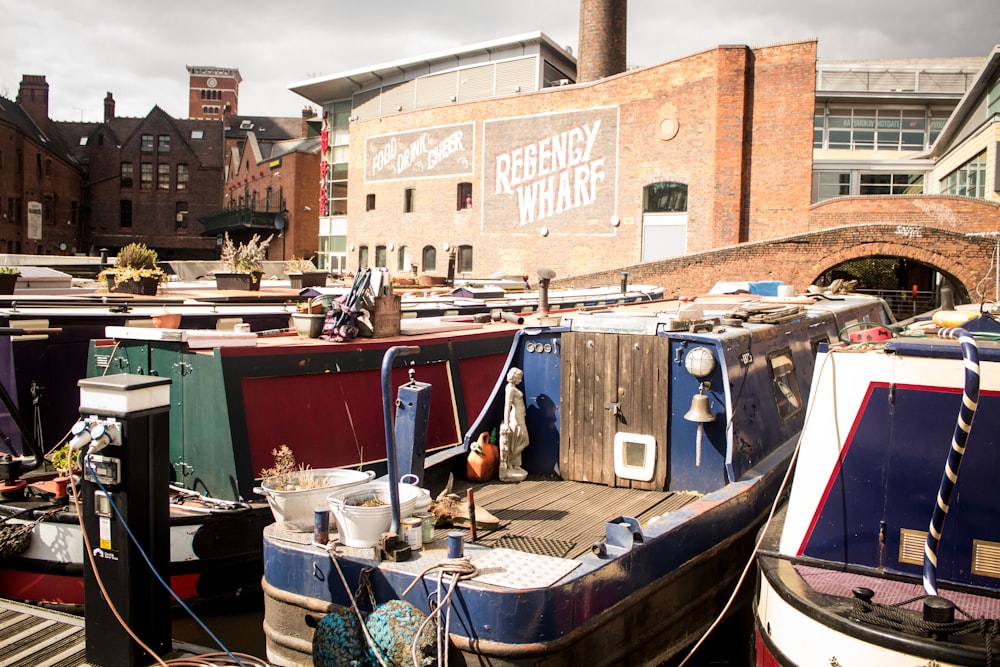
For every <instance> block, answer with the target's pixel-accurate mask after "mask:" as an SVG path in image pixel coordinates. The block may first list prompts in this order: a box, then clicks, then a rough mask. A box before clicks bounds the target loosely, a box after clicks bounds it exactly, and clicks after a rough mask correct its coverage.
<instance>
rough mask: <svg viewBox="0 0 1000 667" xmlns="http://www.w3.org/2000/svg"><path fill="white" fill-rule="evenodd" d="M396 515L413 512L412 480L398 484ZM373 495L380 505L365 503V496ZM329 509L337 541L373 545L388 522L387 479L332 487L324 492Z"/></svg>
mask: <svg viewBox="0 0 1000 667" xmlns="http://www.w3.org/2000/svg"><path fill="white" fill-rule="evenodd" d="M397 488H398V489H399V518H400V519H404V518H406V517H408V516H411V515H412V514H413V507H414V505H416V502H417V496H419V495H420V489H419V487H416V486H414V485H412V484H398V485H397ZM372 499H377V500H379V501H381V503H382V504H381V505H376V506H374V507H365V506H364V505H363V504H362V503H364V502H365V501H366V500H372ZM327 501H328V502H329V504H330V513H331V514H332V516H333V519H334V521H336V523H337V534H338V536H339V539H340V543H341V544H343V545H344V546H348V547H359V548H364V547H373V546H375V544H376V543H378V540H379V538H380V537H381V536H382V533H385V532H388V531H389V528H390V527H391V526H392V506H391V505H390V503H389V483H388V482H368V483H367V484H361V485H358V486H354V487H350V488H347V489H341V490H339V491H334V492H333V493H331V494H330V495H329V496H327Z"/></svg>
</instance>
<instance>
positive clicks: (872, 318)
mask: <svg viewBox="0 0 1000 667" xmlns="http://www.w3.org/2000/svg"><path fill="white" fill-rule="evenodd" d="M891 320H892V317H891V314H889V313H888V312H887V311H886V309H885V307H884V304H883V303H882V302H881V301H880V300H878V299H874V298H871V297H865V296H859V295H839V296H823V295H817V296H815V297H813V298H805V297H789V298H781V297H774V298H768V297H759V296H754V295H749V294H742V295H717V296H713V297H702V298H697V299H694V300H690V301H685V302H677V301H672V302H659V303H655V304H648V305H646V306H627V307H621V308H606V309H603V310H600V311H594V312H575V313H572V314H567V315H565V316H563V317H562V318H561V319H559V320H556V321H554V322H553V323H552V324H551V325H549V326H530V327H525V328H523V329H522V330H521V331H519V332H518V333H517V334H516V336H515V338H514V340H513V343H512V347H511V349H510V352H509V354H508V356H507V360H506V363H505V365H504V368H503V370H502V372H501V374H500V375H499V378H489V379H487V378H482V381H483V382H489V383H490V384H491V385H493V387H494V388H493V391H492V394H491V397H490V399H489V400H488V401H487V402H486V405H485V407H484V409H483V410H482V412H481V413H480V414H479V416H478V418H477V419H476V420H475V421H474V422H473V423H472V426H471V428H470V429H469V430H468V431H467V434H466V436H465V438H464V442H463V444H462V445H460V446H457V447H454V448H451V449H448V450H444V451H437V452H434V453H432V454H429V455H427V456H426V457H425V456H424V452H422V451H421V450H420V447H419V444H417V445H416V446H413V445H412V442H416V443H419V442H420V438H419V437H413V436H412V435H409V436H407V435H406V434H405V433H401V429H400V424H401V420H400V415H405V416H406V419H405V420H402V421H405V422H407V423H410V422H418V421H419V420H414V419H413V415H412V414H409V413H408V412H407V410H408V409H409V407H410V406H409V404H408V399H406V398H400V399H397V400H396V401H395V405H396V406H397V407H396V410H397V412H396V422H395V428H387V429H386V432H387V433H393V434H394V437H393V438H391V439H390V442H389V443H387V447H388V448H389V451H391V452H393V454H392V455H390V457H389V470H390V473H389V476H388V478H389V479H398V477H397V475H401V474H404V473H405V474H414V475H416V476H417V478H418V480H419V483H420V485H421V486H423V487H426V488H427V489H429V490H430V491H431V492H432V496H434V497H438V496H440V495H441V491H442V489H443V488H445V487H446V485H448V480H449V479H451V480H452V482H453V483H452V484H451V486H450V490H451V491H452V492H453V493H455V494H456V495H457V498H459V499H464V500H469V499H471V503H470V504H471V505H472V506H473V508H474V510H475V511H478V512H480V513H482V512H483V511H484V510H485V511H487V512H488V513H489V515H490V518H491V519H494V518H495V519H496V522H495V523H490V524H489V525H487V524H485V523H484V522H476V523H472V522H465V525H466V526H469V525H475V526H477V527H476V529H475V531H473V530H472V529H471V528H468V527H466V528H460V529H456V528H455V527H454V526H452V527H448V526H442V525H438V526H437V528H436V530H435V532H434V533H433V534H432V535H431V536H430V537H431V538H432V539H431V541H429V542H427V543H422V540H421V543H420V544H419V545H414V546H415V547H419V548H410V547H409V546H408V544H409V543H407V542H406V540H405V539H404V532H406V531H405V530H404V529H403V528H401V523H402V524H404V525H405V524H407V522H406V521H405V516H404V515H405V508H403V510H402V511H401V509H400V507H399V504H398V499H399V495H400V491H399V490H396V492H395V496H396V497H394V498H391V500H392V501H394V502H393V507H392V509H393V514H392V517H391V518H392V520H391V522H390V523H389V530H388V531H387V532H386V533H384V534H382V536H381V538H380V540H379V541H378V542H377V543H376V544H375V546H374V547H372V548H366V547H354V546H346V545H345V544H344V540H343V536H342V535H338V534H337V533H336V532H333V531H332V532H331V534H330V541H329V542H326V541H325V539H323V538H324V537H325V536H324V535H320V536H319V540H320V541H318V542H317V541H316V539H315V538H316V536H314V534H312V533H294V532H290V531H287V530H284V529H283V528H282V527H281V526H280V525H278V524H274V525H272V526H269V527H268V528H266V529H265V531H264V581H263V587H264V593H265V618H264V629H265V634H266V637H267V646H268V659H269V660H270V661H271V662H273V663H274V664H277V665H295V664H309V663H308V661H309V660H310V659H312V660H313V661H314V664H316V665H327V664H348V663H347V662H335V661H333V660H332V659H331V658H330V654H329V647H330V646H337V647H341V648H344V647H347V646H352V645H353V646H358V647H360V646H361V645H362V644H361V643H358V641H356V640H358V638H359V637H361V635H357V636H352V637H346V636H345V635H344V634H343V633H345V632H354V631H353V630H347V629H345V628H348V626H352V627H355V628H358V627H360V623H361V619H364V621H365V623H366V624H368V625H367V626H366V627H368V626H370V625H371V624H372V622H373V620H374V619H384V618H385V615H384V614H381V613H380V612H381V611H382V610H384V609H386V608H387V606H388V607H390V608H393V609H396V608H398V606H400V605H402V606H403V607H405V608H406V609H408V610H410V612H412V613H411V615H410V616H408V617H407V618H412V619H425V620H426V623H427V625H426V626H424V628H425V629H424V630H420V631H419V632H418V629H419V628H417V627H410V628H409V632H408V633H407V632H403V631H402V629H401V628H400V627H399V626H398V625H397V626H396V627H395V628H394V633H395V635H394V636H397V637H398V636H403V637H412V636H418V637H421V638H422V639H421V641H422V640H423V639H424V638H425V636H424V634H423V633H424V632H430V631H429V630H426V628H430V627H434V628H436V629H437V630H436V632H437V635H436V636H438V640H437V641H436V649H434V650H436V651H437V653H436V654H433V653H434V650H432V649H430V648H428V646H427V645H420V642H419V641H418V642H416V644H418V645H420V646H422V648H420V646H416V647H414V646H410V647H408V648H407V652H406V655H407V656H409V655H410V653H409V652H408V651H409V650H411V649H412V650H413V651H414V652H416V653H420V651H423V653H420V654H419V655H416V662H417V663H419V664H435V663H436V664H444V663H445V662H446V661H447V662H448V663H449V664H453V665H455V664H477V665H478V664H488V665H536V664H539V665H540V664H544V665H582V664H587V665H612V664H647V663H650V664H655V663H656V662H658V661H664V660H667V659H670V658H671V657H672V656H675V655H677V654H678V653H679V652H680V651H682V650H684V649H685V648H686V647H688V646H690V645H691V644H692V643H694V642H695V640H697V639H698V637H699V636H700V635H701V634H702V633H703V632H704V631H705V630H706V628H708V627H709V626H710V624H711V623H712V622H713V620H714V619H715V617H716V615H717V614H719V613H720V611H721V610H722V609H723V607H724V605H725V602H726V600H727V598H728V597H729V596H730V594H731V593H732V591H733V589H734V587H735V586H736V582H737V580H738V579H739V576H740V573H741V571H742V570H743V569H744V567H745V565H746V563H747V561H748V560H749V559H750V558H752V554H753V547H754V540H755V536H756V533H757V530H758V528H759V527H760V526H761V525H762V523H763V521H764V519H765V518H766V517H767V515H768V512H769V509H770V507H771V504H772V501H773V500H774V498H775V495H776V493H777V490H778V488H779V486H780V484H781V480H782V478H783V477H784V475H785V474H786V470H787V467H788V465H789V461H790V458H791V456H792V452H793V450H794V448H795V444H796V442H797V436H798V434H799V431H800V429H801V427H802V424H803V420H804V418H805V413H806V410H805V407H806V402H807V399H808V394H809V378H811V377H812V373H813V367H814V361H815V355H816V350H817V349H818V348H819V346H820V345H822V344H827V343H830V342H834V341H837V340H840V339H841V337H842V336H844V335H846V333H847V332H850V331H863V330H866V329H870V328H872V327H876V326H879V327H882V326H888V325H890V324H891ZM394 352H398V355H399V356H398V357H393V354H394ZM410 352H411V350H410V349H409V348H394V349H393V350H390V351H389V352H388V353H387V357H386V360H385V361H384V362H383V390H384V394H383V395H384V396H385V395H386V394H387V393H388V392H387V391H385V390H386V382H385V377H386V368H387V366H388V367H389V368H391V366H392V364H393V361H394V359H398V360H400V361H403V362H405V357H406V355H407V354H409V353H410ZM397 365H398V364H397ZM512 369H517V370H518V371H520V373H517V372H514V373H512ZM509 379H510V380H511V381H510V383H508V380H509ZM419 380H420V374H419V369H418V372H417V373H416V377H415V378H414V382H417V383H419ZM411 384H413V382H411ZM404 389H407V387H406V386H405V385H404V387H402V388H400V396H401V397H402V396H403V391H404ZM434 391H436V389H434ZM509 393H513V394H518V393H519V394H521V395H523V401H524V405H523V408H524V413H523V415H524V416H523V422H522V423H521V424H520V426H518V424H517V420H514V424H511V420H510V419H509V412H510V409H511V408H510V406H509V401H510V400H511V399H510V398H509V396H508V394H509ZM386 398H388V399H389V400H387V401H386V408H385V419H386V422H387V424H389V423H391V419H392V415H391V414H390V408H389V407H388V406H389V405H390V404H391V398H390V397H388V396H386ZM431 400H432V401H433V397H432V398H431ZM505 425H506V426H510V427H511V428H512V429H514V431H517V429H518V428H522V429H523V431H524V432H526V434H527V441H528V444H527V447H526V448H524V449H523V452H521V461H520V466H519V468H520V470H517V469H516V468H517V466H516V464H517V461H516V456H517V452H510V454H509V457H508V458H507V460H505V457H504V454H501V467H502V466H503V465H504V464H508V467H507V470H508V472H509V471H511V470H514V471H515V472H517V473H520V472H522V471H523V473H524V475H523V479H522V480H521V481H516V482H513V481H501V480H500V479H497V478H493V479H489V480H488V481H486V482H470V481H469V480H468V479H467V477H466V472H467V461H468V457H469V454H470V449H471V448H472V447H473V446H474V445H476V443H477V442H478V441H479V440H480V436H481V434H483V433H486V434H493V433H494V432H499V433H500V434H501V438H500V439H501V441H502V444H503V438H504V428H505ZM511 437H512V439H513V440H516V438H515V437H514V436H511ZM484 439H487V440H491V439H493V438H492V435H487V436H486V437H485V438H484ZM394 461H399V462H400V463H394ZM521 476H522V475H519V474H515V475H510V474H508V475H507V477H508V479H520V477H521ZM389 488H390V489H394V488H395V486H394V485H391V484H390V485H389ZM392 495H393V494H392V493H390V496H392ZM453 498H454V496H453ZM433 505H434V504H433V503H432V506H433ZM473 513H474V512H472V513H470V514H473ZM320 514H322V512H321V513H320ZM476 518H479V517H478V516H477V517H476ZM340 528H341V529H343V528H344V527H343V526H340ZM355 610H356V611H355ZM355 617H358V620H357V622H356V623H355V622H354V621H353V620H351V619H353V618H355ZM397 621H398V619H397ZM417 622H424V621H417V620H413V623H417ZM317 626H318V629H315V630H314V628H317ZM383 629H384V628H383ZM359 632H360V631H359ZM338 633H340V634H338ZM369 634H370V635H371V637H372V641H373V642H375V643H376V644H378V641H379V637H384V636H386V633H384V632H380V629H370V631H369ZM390 634H392V633H390ZM378 645H379V646H382V648H381V649H380V653H381V655H382V657H383V658H384V659H386V658H385V651H386V650H387V649H386V648H385V647H384V646H383V645H381V644H378ZM345 650H346V649H345ZM358 651H361V652H363V651H364V649H363V648H358ZM432 654H433V655H432ZM343 659H345V660H346V659H357V660H364V659H365V658H364V656H363V655H360V654H359V655H354V656H353V657H352V656H348V657H346V658H343ZM359 664H363V663H359ZM387 664H395V663H391V661H390V662H389V663H387ZM407 664H409V663H407Z"/></svg>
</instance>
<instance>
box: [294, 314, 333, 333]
mask: <svg viewBox="0 0 1000 667" xmlns="http://www.w3.org/2000/svg"><path fill="white" fill-rule="evenodd" d="M325 321H326V313H292V326H293V327H295V331H296V333H298V334H299V335H300V336H302V337H303V338H319V335H320V333H322V332H323V322H325Z"/></svg>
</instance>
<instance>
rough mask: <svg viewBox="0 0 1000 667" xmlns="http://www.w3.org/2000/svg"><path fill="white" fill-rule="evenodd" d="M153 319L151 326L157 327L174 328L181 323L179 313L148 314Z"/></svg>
mask: <svg viewBox="0 0 1000 667" xmlns="http://www.w3.org/2000/svg"><path fill="white" fill-rule="evenodd" d="M150 317H151V318H152V319H153V326H154V327H156V328H157V329H176V328H177V327H179V326H180V325H181V314H180V313H159V314H157V315H150Z"/></svg>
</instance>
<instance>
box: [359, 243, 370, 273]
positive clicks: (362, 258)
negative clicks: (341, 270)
mask: <svg viewBox="0 0 1000 667" xmlns="http://www.w3.org/2000/svg"><path fill="white" fill-rule="evenodd" d="M358 268H361V269H367V268H368V246H366V245H363V246H360V247H359V248H358Z"/></svg>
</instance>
